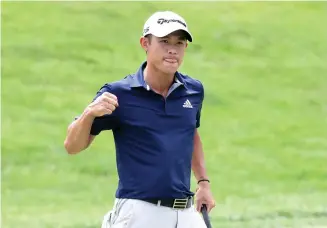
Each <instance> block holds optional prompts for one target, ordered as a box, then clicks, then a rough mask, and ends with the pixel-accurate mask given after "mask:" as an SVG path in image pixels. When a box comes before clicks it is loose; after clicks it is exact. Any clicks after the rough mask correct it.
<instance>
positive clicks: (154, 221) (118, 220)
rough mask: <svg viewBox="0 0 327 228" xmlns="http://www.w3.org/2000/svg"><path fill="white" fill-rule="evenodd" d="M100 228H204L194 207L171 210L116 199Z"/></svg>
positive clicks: (149, 204)
mask: <svg viewBox="0 0 327 228" xmlns="http://www.w3.org/2000/svg"><path fill="white" fill-rule="evenodd" d="M101 228H206V225H205V223H204V220H203V218H202V216H201V214H200V213H198V212H197V211H196V209H195V207H194V206H192V207H190V208H186V209H172V208H169V207H165V206H158V205H155V204H152V203H148V202H145V201H141V200H134V199H116V200H115V204H114V206H113V209H112V210H110V211H109V212H108V213H107V214H106V215H105V216H104V219H103V222H102V226H101Z"/></svg>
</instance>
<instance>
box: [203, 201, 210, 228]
mask: <svg viewBox="0 0 327 228" xmlns="http://www.w3.org/2000/svg"><path fill="white" fill-rule="evenodd" d="M201 213H202V216H203V220H204V223H205V224H206V226H207V228H212V227H211V223H210V218H209V215H208V211H207V206H206V205H205V204H204V205H203V206H202V208H201Z"/></svg>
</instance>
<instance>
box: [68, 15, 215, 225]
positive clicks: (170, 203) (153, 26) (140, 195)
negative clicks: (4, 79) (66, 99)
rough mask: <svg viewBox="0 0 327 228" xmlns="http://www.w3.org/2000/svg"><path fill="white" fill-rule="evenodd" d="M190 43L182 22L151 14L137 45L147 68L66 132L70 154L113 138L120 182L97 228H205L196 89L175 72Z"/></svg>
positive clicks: (101, 96) (205, 185)
mask: <svg viewBox="0 0 327 228" xmlns="http://www.w3.org/2000/svg"><path fill="white" fill-rule="evenodd" d="M192 39H193V38H192V35H191V33H190V32H189V30H188V27H187V24H186V22H185V20H184V19H183V18H182V17H181V16H179V15H177V14H175V13H173V12H170V11H162V12H156V13H154V14H153V15H152V16H151V17H150V18H149V19H148V20H147V21H146V23H145V25H144V29H143V36H142V37H141V38H140V44H141V47H142V48H143V49H144V51H145V52H146V55H147V58H146V61H145V62H144V63H143V64H142V65H141V66H140V68H139V70H138V71H137V72H136V73H135V74H132V75H128V76H126V77H125V78H124V79H122V80H120V81H116V82H113V83H107V84H104V85H103V86H102V87H101V88H100V90H99V91H98V92H97V94H96V96H95V98H94V100H93V102H92V103H91V104H90V105H88V106H87V107H86V109H85V110H84V112H83V113H82V114H81V115H80V116H79V117H78V118H76V120H75V121H74V122H73V123H72V124H71V125H70V126H69V128H68V133H67V137H66V140H65V148H66V150H67V152H68V153H70V154H75V153H78V152H80V151H82V150H84V149H86V148H88V146H89V145H90V144H91V143H92V141H93V140H94V138H95V136H96V135H98V134H99V133H100V132H101V131H104V130H112V131H113V135H114V140H115V145H116V159H117V169H118V175H119V183H118V188H117V191H116V200H115V204H114V207H113V209H112V210H110V211H109V212H108V213H107V214H106V215H105V217H104V220H103V224H102V227H103V228H108V227H111V228H115V227H117V228H118V227H131V228H154V227H156V228H175V227H180V228H191V227H194V228H204V227H205V224H204V221H203V219H202V217H201V216H200V213H198V212H199V211H200V209H201V206H202V205H204V204H205V205H206V206H207V208H208V211H210V210H211V209H212V208H213V207H214V206H215V204H214V200H213V196H212V194H211V190H210V181H209V179H208V177H207V174H206V170H205V167H204V156H203V151H202V144H201V139H200V136H199V132H198V131H197V128H198V127H199V126H200V117H201V108H202V102H203V99H204V89H203V85H202V84H201V82H200V81H198V80H195V79H192V78H191V77H189V76H187V75H183V74H182V73H179V72H178V71H177V70H178V68H179V66H180V65H181V64H182V61H183V57H184V52H185V49H186V47H187V45H188V43H187V42H188V41H189V42H192ZM191 169H193V172H194V175H195V177H196V179H197V181H198V187H197V192H196V195H195V199H196V201H195V203H196V205H194V204H193V203H194V193H192V192H191V191H190V177H191Z"/></svg>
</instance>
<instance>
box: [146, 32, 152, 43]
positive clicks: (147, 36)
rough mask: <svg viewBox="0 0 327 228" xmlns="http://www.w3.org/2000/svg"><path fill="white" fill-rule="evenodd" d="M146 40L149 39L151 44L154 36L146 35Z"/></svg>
mask: <svg viewBox="0 0 327 228" xmlns="http://www.w3.org/2000/svg"><path fill="white" fill-rule="evenodd" d="M145 38H148V39H149V43H150V44H151V40H152V34H148V35H146V36H145Z"/></svg>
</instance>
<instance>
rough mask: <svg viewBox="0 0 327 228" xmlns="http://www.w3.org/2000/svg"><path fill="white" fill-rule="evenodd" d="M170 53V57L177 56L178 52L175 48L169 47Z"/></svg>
mask: <svg viewBox="0 0 327 228" xmlns="http://www.w3.org/2000/svg"><path fill="white" fill-rule="evenodd" d="M168 53H169V54H170V55H176V54H177V50H176V48H174V47H172V46H171V47H169V49H168Z"/></svg>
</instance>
